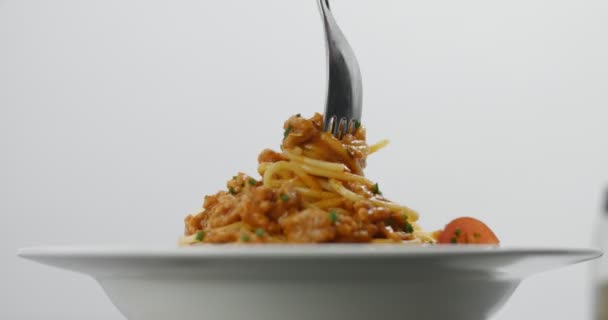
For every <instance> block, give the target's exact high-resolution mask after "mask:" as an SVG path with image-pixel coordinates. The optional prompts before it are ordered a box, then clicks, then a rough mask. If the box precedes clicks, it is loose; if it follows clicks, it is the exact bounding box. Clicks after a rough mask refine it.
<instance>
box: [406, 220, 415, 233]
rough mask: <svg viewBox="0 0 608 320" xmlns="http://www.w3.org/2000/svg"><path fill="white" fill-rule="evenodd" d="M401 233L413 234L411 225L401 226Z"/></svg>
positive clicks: (407, 223)
mask: <svg viewBox="0 0 608 320" xmlns="http://www.w3.org/2000/svg"><path fill="white" fill-rule="evenodd" d="M403 231H405V232H406V233H413V232H414V226H412V224H411V223H409V222H406V223H405V226H403Z"/></svg>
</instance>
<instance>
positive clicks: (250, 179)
mask: <svg viewBox="0 0 608 320" xmlns="http://www.w3.org/2000/svg"><path fill="white" fill-rule="evenodd" d="M248 182H249V185H250V186H255V185H256V184H258V181H257V180H255V179H254V178H249V181H248Z"/></svg>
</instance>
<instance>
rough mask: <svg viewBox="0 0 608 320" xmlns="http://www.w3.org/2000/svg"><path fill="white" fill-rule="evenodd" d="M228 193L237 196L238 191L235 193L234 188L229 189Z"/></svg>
mask: <svg viewBox="0 0 608 320" xmlns="http://www.w3.org/2000/svg"><path fill="white" fill-rule="evenodd" d="M228 192H229V193H230V194H232V195H235V194H236V191H234V188H233V187H230V188H228Z"/></svg>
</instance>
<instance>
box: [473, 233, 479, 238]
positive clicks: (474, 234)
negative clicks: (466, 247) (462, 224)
mask: <svg viewBox="0 0 608 320" xmlns="http://www.w3.org/2000/svg"><path fill="white" fill-rule="evenodd" d="M473 238H475V239H479V238H481V235H480V234H479V232H475V233H473Z"/></svg>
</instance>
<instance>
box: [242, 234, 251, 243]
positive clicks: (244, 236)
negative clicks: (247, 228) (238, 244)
mask: <svg viewBox="0 0 608 320" xmlns="http://www.w3.org/2000/svg"><path fill="white" fill-rule="evenodd" d="M241 240H242V241H243V242H249V240H251V238H249V235H248V234H246V233H243V234H242V235H241Z"/></svg>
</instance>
